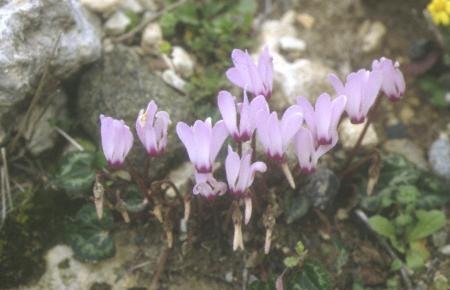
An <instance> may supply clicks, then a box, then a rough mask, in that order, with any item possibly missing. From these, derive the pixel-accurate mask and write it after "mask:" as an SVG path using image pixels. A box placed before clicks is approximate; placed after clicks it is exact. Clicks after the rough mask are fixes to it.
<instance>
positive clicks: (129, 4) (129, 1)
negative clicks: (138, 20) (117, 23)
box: [120, 0, 144, 14]
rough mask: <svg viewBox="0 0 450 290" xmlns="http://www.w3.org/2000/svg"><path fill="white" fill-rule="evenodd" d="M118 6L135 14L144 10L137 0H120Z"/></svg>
mask: <svg viewBox="0 0 450 290" xmlns="http://www.w3.org/2000/svg"><path fill="white" fill-rule="evenodd" d="M120 7H121V8H122V9H123V10H125V11H131V12H133V13H136V14H139V13H142V12H143V11H144V8H143V7H142V5H141V3H140V2H139V1H138V0H122V2H121V4H120Z"/></svg>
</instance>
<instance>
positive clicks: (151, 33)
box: [141, 22, 163, 51]
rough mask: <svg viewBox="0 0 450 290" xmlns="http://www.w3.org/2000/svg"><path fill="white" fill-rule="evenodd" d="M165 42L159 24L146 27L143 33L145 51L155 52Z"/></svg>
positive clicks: (154, 23) (142, 41)
mask: <svg viewBox="0 0 450 290" xmlns="http://www.w3.org/2000/svg"><path fill="white" fill-rule="evenodd" d="M162 40H163V34H162V30H161V26H159V24H158V23H157V22H153V23H150V24H148V25H147V27H145V29H144V32H143V33H142V40H141V46H142V48H143V49H144V50H147V51H148V50H149V51H154V50H155V49H157V48H158V46H159V44H160V43H161V41H162Z"/></svg>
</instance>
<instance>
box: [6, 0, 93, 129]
mask: <svg viewBox="0 0 450 290" xmlns="http://www.w3.org/2000/svg"><path fill="white" fill-rule="evenodd" d="M2 3H3V5H2V6H1V7H0V35H1V42H0V118H1V120H0V121H1V122H5V120H6V119H8V118H11V117H12V116H14V117H16V115H18V114H19V113H18V112H17V109H18V107H19V106H24V104H23V103H24V101H25V100H26V99H27V97H28V96H30V95H32V94H33V93H34V92H35V90H36V87H37V85H38V82H39V80H40V78H41V76H42V74H43V73H44V69H45V67H46V66H47V64H48V63H50V67H49V71H50V74H51V78H52V79H58V80H61V79H65V78H67V77H69V76H70V75H72V74H73V73H74V72H76V71H78V70H79V69H80V67H82V66H83V65H85V64H88V63H91V62H93V61H95V60H96V59H98V58H99V57H100V55H101V40H100V37H101V32H100V30H99V29H98V23H97V22H96V19H95V18H93V16H92V15H90V14H89V13H88V12H87V11H85V9H84V8H82V7H81V6H80V4H79V2H78V1H76V0H66V1H60V0H33V1H12V0H7V1H4V2H2ZM58 37H59V42H57V40H58ZM55 44H56V50H55V53H54V55H53V48H54V47H55ZM46 93H48V92H46ZM2 126H5V124H2ZM10 127H11V126H8V128H10ZM5 128H6V126H5Z"/></svg>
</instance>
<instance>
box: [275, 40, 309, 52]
mask: <svg viewBox="0 0 450 290" xmlns="http://www.w3.org/2000/svg"><path fill="white" fill-rule="evenodd" d="M279 43H280V48H281V50H284V51H287V52H303V51H305V49H306V43H305V42H304V41H303V40H302V39H299V38H297V37H293V36H283V37H281V38H280V40H279Z"/></svg>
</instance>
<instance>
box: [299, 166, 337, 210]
mask: <svg viewBox="0 0 450 290" xmlns="http://www.w3.org/2000/svg"><path fill="white" fill-rule="evenodd" d="M338 189H339V179H338V177H337V176H336V174H334V172H333V171H331V170H329V169H318V170H317V171H316V172H315V173H313V174H311V175H309V176H308V179H307V183H306V185H305V186H304V187H302V188H301V189H300V193H301V194H304V195H306V196H307V197H308V198H309V199H310V201H311V203H312V205H313V206H314V207H317V208H320V209H325V208H326V207H327V206H328V205H330V204H331V203H332V202H333V201H334V198H335V197H336V194H337V192H338Z"/></svg>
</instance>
